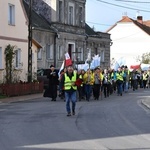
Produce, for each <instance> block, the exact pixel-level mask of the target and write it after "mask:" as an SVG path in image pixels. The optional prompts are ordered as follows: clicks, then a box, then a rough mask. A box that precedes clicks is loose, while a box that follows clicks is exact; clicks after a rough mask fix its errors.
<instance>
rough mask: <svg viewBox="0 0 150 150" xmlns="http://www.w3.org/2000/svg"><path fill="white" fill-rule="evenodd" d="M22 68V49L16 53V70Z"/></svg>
mask: <svg viewBox="0 0 150 150" xmlns="http://www.w3.org/2000/svg"><path fill="white" fill-rule="evenodd" d="M20 67H21V49H17V50H16V51H15V68H20Z"/></svg>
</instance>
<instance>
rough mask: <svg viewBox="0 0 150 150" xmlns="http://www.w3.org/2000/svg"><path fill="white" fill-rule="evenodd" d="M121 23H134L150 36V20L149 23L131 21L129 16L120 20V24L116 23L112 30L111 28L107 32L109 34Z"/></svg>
mask: <svg viewBox="0 0 150 150" xmlns="http://www.w3.org/2000/svg"><path fill="white" fill-rule="evenodd" d="M121 22H133V23H134V24H135V25H136V26H138V27H139V28H140V29H141V30H143V31H144V32H146V33H147V34H149V35H150V20H148V21H142V23H141V22H139V21H137V20H134V19H131V18H129V17H128V16H123V17H122V19H121V20H119V21H118V22H116V23H115V24H114V25H113V26H112V27H111V28H109V29H108V30H107V32H109V31H110V30H112V29H113V28H114V27H115V26H116V25H117V24H118V23H121Z"/></svg>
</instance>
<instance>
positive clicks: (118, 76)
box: [116, 73, 123, 81]
mask: <svg viewBox="0 0 150 150" xmlns="http://www.w3.org/2000/svg"><path fill="white" fill-rule="evenodd" d="M116 77H117V80H121V81H123V73H120V74H119V73H116Z"/></svg>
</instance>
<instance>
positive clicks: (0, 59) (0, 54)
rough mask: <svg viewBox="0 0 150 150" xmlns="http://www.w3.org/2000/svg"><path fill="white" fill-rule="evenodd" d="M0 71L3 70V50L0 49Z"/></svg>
mask: <svg viewBox="0 0 150 150" xmlns="http://www.w3.org/2000/svg"><path fill="white" fill-rule="evenodd" d="M0 69H2V48H1V47H0Z"/></svg>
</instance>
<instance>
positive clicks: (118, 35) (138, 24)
mask: <svg viewBox="0 0 150 150" xmlns="http://www.w3.org/2000/svg"><path fill="white" fill-rule="evenodd" d="M107 33H109V34H111V40H112V43H113V44H112V46H111V47H110V58H111V61H114V62H115V61H117V60H119V59H123V61H126V65H128V66H129V65H131V64H133V63H136V62H138V58H140V57H141V56H142V55H143V54H144V53H148V52H150V20H149V21H143V18H142V16H138V17H137V20H133V19H131V18H129V17H128V16H123V17H122V19H121V20H120V21H118V22H117V23H116V24H115V25H113V26H112V27H111V28H110V29H108V31H107Z"/></svg>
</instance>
